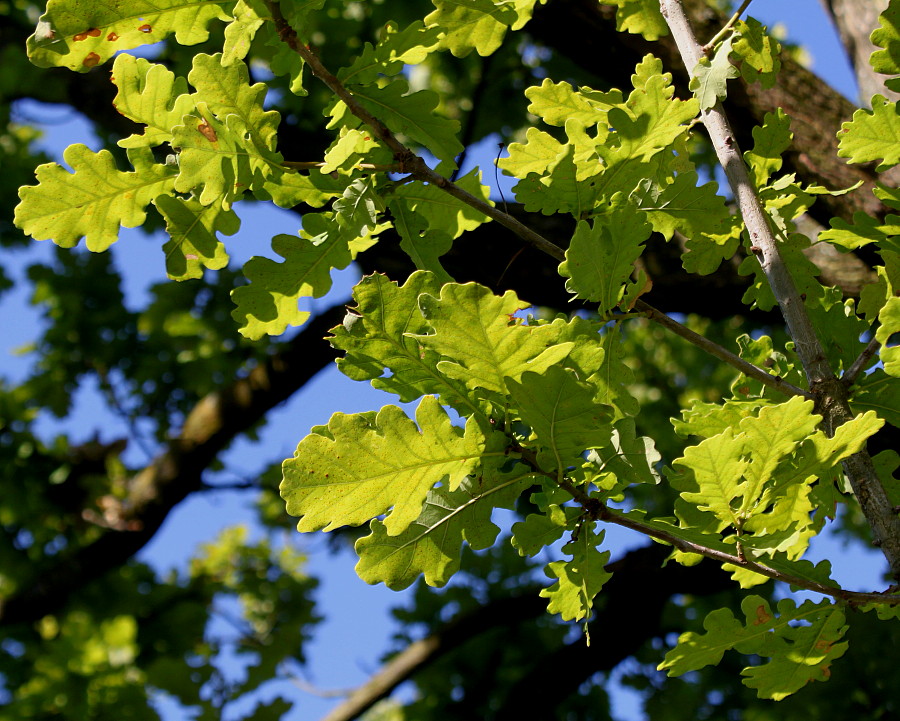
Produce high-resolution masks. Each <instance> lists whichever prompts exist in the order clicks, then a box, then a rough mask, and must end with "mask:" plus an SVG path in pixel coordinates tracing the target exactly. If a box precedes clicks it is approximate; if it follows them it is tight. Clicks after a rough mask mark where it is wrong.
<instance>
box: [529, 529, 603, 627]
mask: <svg viewBox="0 0 900 721" xmlns="http://www.w3.org/2000/svg"><path fill="white" fill-rule="evenodd" d="M604 534H605V532H604V531H600V532H599V533H594V531H593V529H592V528H589V527H588V526H587V524H586V525H585V526H584V527H582V528H581V529H580V532H578V534H577V538H574V539H573V540H571V541H569V543H567V544H566V545H565V546H563V548H562V550H563V552H564V553H567V554H569V555H571V556H572V560H571V561H552V562H551V563H549V564H547V568H546V573H547V576H548V577H550V578H555V579H556V583H554V584H553V585H552V586H550V588H545V589H543V590H542V591H541V597H542V598H549V599H550V603H549V604H548V605H547V610H548V611H549V612H550V613H558V614H559V615H560V617H561V618H562V620H563V621H580V620H581V619H583V618H587V617H588V616H589V615H590V613H591V608H592V607H593V605H594V597H595V596H596V595H597V594H598V593H600V590H601V589H602V588H603V585H604V584H605V583H606V582H607V581H608V580H609V579H610V578H612V573H610V572H609V571H607V570H606V564H607V563H609V551H600V550H598V546H599V545H600V544H601V543H602V542H603V536H604Z"/></svg>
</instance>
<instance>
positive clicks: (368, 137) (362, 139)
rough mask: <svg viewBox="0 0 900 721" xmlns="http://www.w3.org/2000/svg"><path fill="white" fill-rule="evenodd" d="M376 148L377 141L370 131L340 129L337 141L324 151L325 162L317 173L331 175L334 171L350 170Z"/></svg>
mask: <svg viewBox="0 0 900 721" xmlns="http://www.w3.org/2000/svg"><path fill="white" fill-rule="evenodd" d="M378 147H379V145H378V141H377V140H375V139H373V138H372V132H371V131H368V132H367V131H366V130H353V129H350V128H341V134H340V136H339V137H338V139H337V140H335V141H334V143H332V144H331V147H330V148H329V149H328V150H326V151H325V162H324V164H323V165H322V166H321V167H320V168H319V172H320V173H333V172H335V171H336V170H345V171H349V170H352V169H353V168H355V167H356V166H357V163H359V162H361V161H362V159H363V158H365V157H366V156H367V155H368V154H369V153H370V152H371V151H372V150H373V149H375V148H378Z"/></svg>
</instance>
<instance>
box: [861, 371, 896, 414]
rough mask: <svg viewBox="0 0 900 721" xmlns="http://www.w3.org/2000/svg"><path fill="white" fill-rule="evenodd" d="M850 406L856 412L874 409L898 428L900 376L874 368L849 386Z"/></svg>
mask: <svg viewBox="0 0 900 721" xmlns="http://www.w3.org/2000/svg"><path fill="white" fill-rule="evenodd" d="M851 389H852V391H853V395H852V396H851V397H850V407H851V408H852V409H853V410H854V411H857V412H864V411H868V410H872V411H875V412H876V413H877V414H878V416H879V417H880V418H884V420H886V421H887V422H888V423H890V424H891V425H892V426H894V427H895V428H900V378H894V377H892V376H889V375H888V374H887V373H885V372H884V370H883V369H882V368H876V369H875V370H874V371H872V372H871V373H869V374H867V375H866V376H864V377H862V378H859V379H858V380H857V381H856V382H855V383H854V384H853V386H852V387H851Z"/></svg>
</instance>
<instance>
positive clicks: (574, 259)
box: [559, 204, 651, 313]
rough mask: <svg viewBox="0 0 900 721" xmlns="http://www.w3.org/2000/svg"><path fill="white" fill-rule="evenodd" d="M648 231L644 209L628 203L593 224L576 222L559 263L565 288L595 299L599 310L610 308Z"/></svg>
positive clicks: (620, 292) (605, 311)
mask: <svg viewBox="0 0 900 721" xmlns="http://www.w3.org/2000/svg"><path fill="white" fill-rule="evenodd" d="M650 232H651V227H650V224H649V223H648V222H647V221H646V219H645V215H644V213H643V212H642V211H640V210H637V209H636V208H635V207H634V206H631V205H627V204H626V205H621V206H619V207H618V208H616V209H611V211H610V215H608V216H604V217H599V218H597V219H595V220H594V222H593V223H592V224H589V223H588V222H587V221H581V222H580V223H578V226H577V227H576V229H575V234H574V235H573V236H572V242H571V244H570V245H569V248H568V249H567V250H566V260H565V261H564V262H563V263H561V264H560V266H559V274H560V275H561V276H563V277H564V278H568V279H569V280H568V281H567V282H566V288H567V290H569V292H571V293H574V294H575V295H576V296H577V297H579V298H585V299H587V300H591V301H596V302H597V303H598V311H599V312H600V313H607V312H609V311H611V310H612V309H613V308H615V307H616V306H617V305H618V303H619V301H620V300H621V298H622V295H623V293H624V290H625V283H626V282H627V281H628V278H629V277H630V276H631V273H632V271H633V270H634V262H635V261H636V260H637V259H638V258H639V257H640V255H641V252H642V251H643V247H644V241H645V240H647V238H649V237H650Z"/></svg>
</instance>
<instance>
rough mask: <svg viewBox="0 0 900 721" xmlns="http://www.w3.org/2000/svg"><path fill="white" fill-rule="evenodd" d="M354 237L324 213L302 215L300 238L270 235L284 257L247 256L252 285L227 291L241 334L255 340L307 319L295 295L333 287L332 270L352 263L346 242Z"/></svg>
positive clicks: (246, 269)
mask: <svg viewBox="0 0 900 721" xmlns="http://www.w3.org/2000/svg"><path fill="white" fill-rule="evenodd" d="M355 239H356V236H355V235H353V234H348V233H347V232H345V231H344V230H343V228H342V227H341V226H340V224H339V223H338V222H337V221H336V220H335V219H334V218H333V217H331V216H330V215H329V214H325V213H310V214H308V215H305V216H304V217H303V230H302V231H301V234H300V237H297V236H292V235H276V236H275V237H274V238H272V250H274V251H275V252H276V253H278V254H279V255H280V256H282V257H283V258H284V262H283V263H277V262H275V261H274V260H271V259H269V258H262V257H256V256H255V257H253V258H251V259H250V260H249V261H247V263H246V264H245V265H244V275H245V276H246V277H247V279H248V280H249V281H250V284H249V285H242V286H240V287H238V288H235V289H234V290H233V291H232V293H231V297H232V300H233V301H234V303H235V306H236V308H235V309H234V311H233V312H232V317H233V318H234V319H235V320H236V321H238V323H240V324H241V328H240V332H241V334H242V335H243V336H245V337H247V338H250V339H252V340H256V339H258V338H261V337H262V336H263V335H266V334H269V335H277V334H278V333H283V332H284V330H285V329H286V328H287V327H288V326H289V325H293V326H296V325H302V324H303V323H305V322H306V319H307V318H308V317H309V313H307V312H306V311H300V310H299V309H298V307H297V301H298V299H299V298H301V297H313V298H321V297H322V296H323V295H325V293H327V292H328V291H329V290H330V289H331V269H332V268H338V269H341V268H346V267H347V266H348V265H349V264H350V261H351V260H353V253H352V251H351V247H350V243H351V241H353V240H355Z"/></svg>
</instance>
